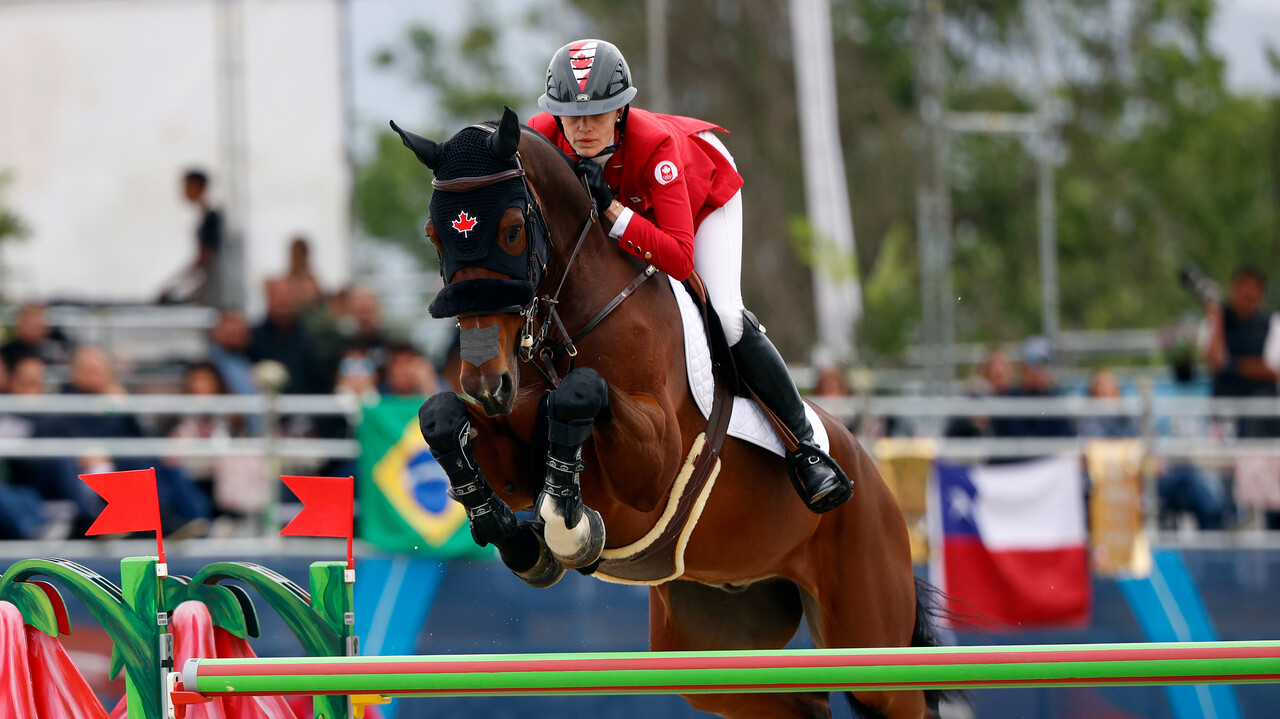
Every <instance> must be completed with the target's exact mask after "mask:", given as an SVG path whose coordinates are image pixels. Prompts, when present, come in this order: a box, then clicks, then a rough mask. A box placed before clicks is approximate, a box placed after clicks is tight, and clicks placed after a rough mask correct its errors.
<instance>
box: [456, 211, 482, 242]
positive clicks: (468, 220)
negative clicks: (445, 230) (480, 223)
mask: <svg viewBox="0 0 1280 719" xmlns="http://www.w3.org/2000/svg"><path fill="white" fill-rule="evenodd" d="M451 224H452V225H453V229H455V230H457V231H458V232H461V233H462V236H463V237H466V236H467V233H468V232H470V231H472V230H474V229H475V228H476V218H474V217H470V216H468V215H467V211H466V210H463V211H462V212H459V213H458V219H456V220H454V221H453V222H452V223H451Z"/></svg>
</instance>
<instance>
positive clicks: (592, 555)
mask: <svg viewBox="0 0 1280 719" xmlns="http://www.w3.org/2000/svg"><path fill="white" fill-rule="evenodd" d="M582 518H583V519H584V520H586V521H580V522H578V526H577V527H575V528H574V529H567V528H562V527H558V528H557V529H558V531H555V530H552V527H553V525H551V524H548V525H547V528H546V530H545V531H546V532H547V535H548V536H547V537H546V540H547V545H548V546H549V547H550V549H551V551H552V552H553V553H554V554H555V557H556V560H557V561H558V562H560V564H562V565H564V567H565V568H566V569H578V568H580V567H585V566H587V565H589V564H592V563H594V562H595V561H596V560H597V559H599V558H600V553H601V552H603V551H604V520H603V519H601V518H600V513H599V512H597V511H596V510H594V509H592V508H590V507H583V508H582ZM557 535H559V536H557ZM561 537H563V538H571V540H570V541H569V542H557V541H555V540H556V539H560V538H561ZM557 545H562V546H560V547H559V549H560V550H561V551H563V552H564V553H563V554H562V553H561V551H557Z"/></svg>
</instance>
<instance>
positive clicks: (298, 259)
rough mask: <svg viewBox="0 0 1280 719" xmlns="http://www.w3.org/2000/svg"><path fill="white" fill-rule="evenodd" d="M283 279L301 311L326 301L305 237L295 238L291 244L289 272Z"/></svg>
mask: <svg viewBox="0 0 1280 719" xmlns="http://www.w3.org/2000/svg"><path fill="white" fill-rule="evenodd" d="M282 279H283V280H284V281H285V282H287V283H288V284H289V292H290V293H291V294H292V295H293V302H294V305H295V306H296V307H298V308H299V309H300V310H301V309H303V308H306V307H310V306H312V305H315V304H319V303H320V302H321V300H323V299H324V298H323V295H322V293H321V292H320V283H319V282H317V281H316V275H315V272H314V271H313V270H312V269H311V246H310V245H309V244H307V239H306V238H305V237H301V236H299V237H295V238H293V241H292V242H290V243H289V270H288V271H287V272H286V273H285V276H284V277H283V278H282Z"/></svg>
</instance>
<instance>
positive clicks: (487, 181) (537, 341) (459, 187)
mask: <svg viewBox="0 0 1280 719" xmlns="http://www.w3.org/2000/svg"><path fill="white" fill-rule="evenodd" d="M473 127H476V128H479V129H482V130H485V131H487V132H493V131H494V128H492V127H490V126H488V125H473ZM515 161H516V166H515V168H514V169H510V170H503V171H502V172H495V173H493V174H491V175H483V176H477V177H457V178H454V179H452V180H438V179H435V180H432V181H431V186H432V187H433V188H435V189H436V190H440V191H443V192H470V191H473V190H478V189H480V188H482V187H488V186H490V185H494V184H497V183H499V182H505V181H507V180H511V179H514V178H517V177H518V178H520V181H521V182H522V183H523V184H524V189H525V194H526V196H527V197H528V198H530V200H529V202H528V203H527V204H526V207H525V237H526V238H527V239H528V241H529V243H530V250H529V251H528V252H527V256H528V263H529V267H528V273H527V274H528V276H529V277H530V278H531V280H530V281H531V282H532V284H533V289H534V292H533V299H531V300H530V301H529V302H528V303H527V304H525V305H523V306H521V305H510V306H508V307H503V308H501V309H498V310H494V311H484V312H467V313H461V314H459V315H458V316H459V317H470V316H482V315H493V314H512V315H515V314H518V315H520V316H521V317H523V318H524V325H523V326H522V327H521V330H520V349H519V352H518V354H519V357H520V360H521V361H523V362H528V363H530V364H532V365H533V367H534V369H536V370H537V371H538V374H540V375H542V378H543V379H544V380H546V382H547V384H548V385H549V386H551V387H552V388H555V387H558V386H559V385H560V375H559V374H558V373H557V372H556V367H555V365H556V360H557V359H558V358H559V357H560V356H561V355H566V356H568V357H569V370H568V371H571V370H572V369H573V364H574V358H575V357H577V356H578V348H577V346H576V345H577V344H578V343H579V342H581V341H582V339H583V338H584V337H586V336H587V334H588V333H590V332H591V331H592V330H594V329H595V328H596V327H598V326H599V325H600V323H601V322H603V321H604V319H605V318H606V317H608V316H609V315H610V314H611V313H612V312H613V311H614V310H615V309H617V308H618V306H619V305H621V304H622V302H623V301H624V300H626V299H627V298H628V297H630V296H631V295H632V294H633V293H634V292H635V291H636V289H637V288H638V287H640V285H642V284H644V282H645V280H648V279H649V278H650V277H652V276H653V275H654V274H655V273H657V268H655V267H654V266H653V265H647V266H646V267H645V268H644V270H642V271H641V272H640V274H639V275H636V277H635V279H633V280H631V282H630V283H628V284H627V286H626V287H625V288H623V289H622V291H621V292H619V293H618V294H616V295H614V297H613V299H612V300H610V301H609V302H608V303H607V304H605V306H604V307H603V308H602V309H601V310H600V311H599V312H597V313H596V315H595V316H594V317H592V318H591V320H590V321H588V322H587V324H585V325H584V326H583V327H582V329H580V330H578V332H577V334H570V333H569V330H568V328H566V327H565V325H564V322H563V321H562V320H561V319H560V313H559V311H558V310H557V309H556V307H557V306H558V305H559V304H560V293H561V291H563V290H564V286H565V281H566V280H568V279H569V270H570V269H572V268H573V262H574V260H576V259H577V257H578V251H579V250H580V249H582V243H583V242H584V241H585V240H586V239H587V233H588V232H589V231H590V230H591V226H592V225H593V224H595V223H596V222H598V221H599V213H598V211H597V208H596V202H595V199H594V198H593V197H592V196H591V192H590V190H589V189H588V188H587V186H586V181H585V180H583V179H582V178H578V179H579V182H580V183H581V184H582V189H583V192H585V193H587V197H588V198H589V199H590V201H591V213H590V214H589V215H588V216H587V220H586V222H584V223H583V225H582V230H581V231H580V232H579V233H578V239H577V241H576V242H574V245H573V251H572V252H570V253H569V260H568V262H566V263H565V267H564V273H563V274H561V276H560V281H559V282H558V283H556V291H555V292H554V293H552V294H550V295H546V294H543V295H539V294H538V288H539V287H541V286H542V284H543V280H544V279H545V274H546V271H547V263H548V260H549V258H550V254H551V251H552V248H553V247H554V243H552V242H551V227H550V225H548V224H547V221H546V217H545V216H544V215H543V213H542V206H541V201H540V200H539V198H538V193H537V192H536V191H535V190H534V188H533V185H531V184H529V177H528V175H527V174H526V173H525V170H524V163H523V162H521V159H520V153H519V151H517V152H516V153H515ZM539 225H540V226H541V227H542V229H543V230H544V231H545V233H546V234H545V244H544V243H539V242H537V239H541V236H540V235H539V234H538V232H537V227H538V226H539ZM539 244H544V246H543V247H541V248H539V247H538V246H537V245H539ZM539 250H541V251H539ZM446 284H448V283H446ZM535 326H536V332H535ZM553 326H554V327H555V330H556V334H558V335H559V337H558V338H557V339H549V337H548V335H549V334H550V333H551V329H552V327H553ZM535 357H536V358H537V359H538V362H534V361H533V360H534V358H535ZM566 373H567V371H566Z"/></svg>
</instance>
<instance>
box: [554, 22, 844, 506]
mask: <svg viewBox="0 0 1280 719" xmlns="http://www.w3.org/2000/svg"><path fill="white" fill-rule="evenodd" d="M635 95H636V88H635V87H634V86H632V84H631V70H630V68H629V67H628V66H627V61H626V60H625V59H624V58H623V57H622V53H621V51H619V50H618V48H617V47H615V46H614V45H613V44H611V43H608V42H605V41H603V40H580V41H578V42H573V43H569V44H568V45H565V46H564V47H562V48H560V49H559V50H557V51H556V54H555V55H554V56H553V57H552V58H551V65H550V66H549V67H548V68H547V88H546V93H544V94H543V95H542V96H541V97H539V98H538V105H539V106H540V107H541V108H542V109H543V110H544V111H545V112H544V113H542V114H539V115H537V116H535V117H533V118H531V119H530V121H529V126H530V127H532V128H533V129H535V130H537V131H538V132H540V133H541V134H542V135H544V136H545V137H547V139H549V140H551V141H552V142H553V143H555V144H556V145H557V146H558V147H559V148H560V149H561V150H562V151H564V152H565V153H566V154H568V155H569V156H570V157H576V158H577V160H578V163H577V167H578V173H579V174H580V175H583V176H584V177H585V178H586V180H587V184H588V186H589V187H590V188H591V194H592V196H593V197H594V198H595V201H596V206H597V207H598V208H599V209H600V215H601V217H602V219H603V220H604V221H605V222H606V227H607V228H608V232H609V237H611V238H613V239H614V240H616V241H617V243H618V247H620V248H621V249H622V250H624V251H626V252H629V253H631V254H632V255H635V256H636V257H639V258H641V259H643V260H645V261H646V262H649V263H651V264H653V265H654V266H655V267H657V268H658V269H660V270H662V271H663V272H665V273H667V274H668V275H670V276H672V277H674V278H675V279H677V280H684V279H685V278H687V277H688V276H689V274H690V272H692V271H693V270H695V269H696V270H697V271H698V275H699V276H700V277H701V278H702V281H703V282H704V283H705V284H706V287H707V292H708V293H709V294H710V296H711V302H712V306H713V307H715V310H716V314H717V315H718V316H719V318H720V324H721V326H722V327H723V328H724V332H725V335H726V336H727V338H728V341H729V345H730V346H731V347H732V348H733V357H734V362H735V364H736V365H737V369H738V372H739V374H740V375H741V376H742V378H743V379H744V380H745V381H746V383H747V384H748V385H749V386H750V387H751V389H752V390H753V391H754V392H755V394H756V396H757V397H758V398H759V399H760V401H762V402H763V403H764V404H766V405H767V406H768V407H769V409H770V410H771V411H772V412H773V413H774V414H776V415H777V416H778V418H779V419H781V420H782V422H783V424H785V425H786V426H787V428H788V429H789V430H791V433H792V434H794V435H795V437H796V439H797V440H799V442H800V447H799V449H798V450H797V451H795V452H790V453H789V454H788V460H789V462H790V464H791V466H792V467H794V468H796V470H797V475H798V476H797V477H796V479H798V481H799V485H798V486H797V487H796V490H797V492H798V493H799V494H800V497H801V499H803V500H804V502H805V504H806V505H807V506H808V507H809V509H811V510H813V511H815V512H825V511H828V510H830V509H834V508H836V507H838V506H840V505H841V504H843V503H844V502H845V501H846V500H847V499H848V498H849V496H850V495H851V493H852V484H851V483H850V482H849V479H848V478H847V477H846V476H845V474H844V473H843V472H842V471H840V470H839V468H838V467H837V466H836V464H835V463H834V462H833V461H832V460H831V459H830V458H829V457H828V456H827V455H826V454H825V453H823V452H822V451H821V450H820V449H819V448H818V447H817V445H816V444H815V443H814V441H813V427H812V426H810V424H809V420H808V418H807V417H806V415H805V410H804V403H803V402H802V401H801V399H800V393H799V392H798V391H797V390H796V386H795V384H794V383H793V382H792V380H791V374H790V373H789V372H788V371H787V366H786V363H785V362H783V360H782V357H781V355H779V354H778V351H777V349H775V348H774V346H773V343H772V342H770V341H769V339H768V338H767V337H766V336H765V334H764V328H763V327H761V326H760V323H759V322H758V321H757V320H756V318H755V316H754V315H752V314H751V313H749V312H747V311H746V310H745V309H744V307H743V304H742V289H741V287H742V286H741V272H742V192H741V188H742V177H741V176H740V175H739V174H738V171H737V169H736V166H735V165H734V161H733V157H732V156H730V155H729V151H728V150H727V149H725V146H724V145H723V144H722V143H721V142H720V140H719V138H717V137H716V136H715V135H714V134H713V132H712V131H714V130H719V131H721V132H723V131H724V129H723V128H721V127H718V126H716V125H713V124H711V123H709V122H703V121H702V120H695V119H693V118H688V117H677V116H674V115H660V114H657V113H652V112H647V111H645V110H641V109H639V108H633V107H631V105H630V103H631V100H632V99H633V98H634V97H635Z"/></svg>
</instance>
